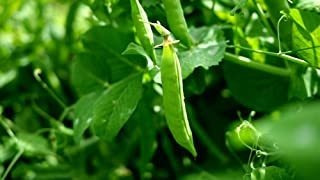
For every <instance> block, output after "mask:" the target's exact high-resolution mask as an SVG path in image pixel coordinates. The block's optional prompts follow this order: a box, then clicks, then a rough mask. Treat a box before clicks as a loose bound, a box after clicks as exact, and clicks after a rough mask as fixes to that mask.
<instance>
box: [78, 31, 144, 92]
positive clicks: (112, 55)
mask: <svg viewBox="0 0 320 180" xmlns="http://www.w3.org/2000/svg"><path fill="white" fill-rule="evenodd" d="M131 41H133V34H132V33H127V32H122V31H121V30H120V29H116V28H112V27H106V26H97V27H92V28H91V29H90V30H89V31H88V32H86V34H84V36H83V45H84V47H85V49H86V51H89V52H90V53H85V54H79V55H78V56H77V58H76V59H75V63H74V65H73V71H72V80H73V84H74V86H75V87H76V89H77V90H78V92H79V94H80V95H84V94H87V93H90V92H93V91H96V90H101V89H103V87H104V86H105V85H106V84H112V83H114V82H117V81H119V80H121V79H123V78H125V77H127V76H128V74H131V73H134V72H136V71H137V69H139V68H140V69H141V68H142V66H145V60H144V59H143V57H141V56H123V55H122V52H123V51H124V50H125V49H126V47H127V45H128V44H129V43H130V42H131Z"/></svg>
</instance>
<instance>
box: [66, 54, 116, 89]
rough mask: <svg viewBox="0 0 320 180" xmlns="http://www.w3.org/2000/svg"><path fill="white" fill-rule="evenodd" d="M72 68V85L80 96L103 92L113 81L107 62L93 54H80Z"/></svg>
mask: <svg viewBox="0 0 320 180" xmlns="http://www.w3.org/2000/svg"><path fill="white" fill-rule="evenodd" d="M74 61H75V62H74V63H73V66H72V76H71V78H72V83H73V86H74V87H75V88H76V90H77V92H78V93H79V94H80V95H85V94H87V93H90V92H93V91H96V90H102V89H104V88H106V86H107V85H108V84H109V82H110V80H111V74H110V66H109V65H108V63H107V61H106V60H105V59H103V58H101V57H99V56H97V55H95V54H93V53H81V54H78V55H77V57H76V59H75V60H74Z"/></svg>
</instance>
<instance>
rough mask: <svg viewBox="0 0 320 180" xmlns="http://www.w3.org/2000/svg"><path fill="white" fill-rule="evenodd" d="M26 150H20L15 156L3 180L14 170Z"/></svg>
mask: <svg viewBox="0 0 320 180" xmlns="http://www.w3.org/2000/svg"><path fill="white" fill-rule="evenodd" d="M23 152H24V150H23V149H20V150H19V151H18V153H17V154H16V155H15V156H14V158H13V159H12V161H11V162H10V164H9V166H8V167H7V169H6V171H5V172H4V174H3V176H2V177H1V180H5V179H6V177H7V176H8V174H9V172H10V171H11V169H12V168H13V166H14V165H15V164H16V162H17V161H18V160H19V158H20V157H21V156H22V154H23Z"/></svg>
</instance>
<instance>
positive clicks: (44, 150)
mask: <svg viewBox="0 0 320 180" xmlns="http://www.w3.org/2000/svg"><path fill="white" fill-rule="evenodd" d="M17 138H18V140H19V141H18V142H19V144H18V145H19V148H21V149H23V150H24V153H25V154H26V155H27V156H39V155H45V154H49V153H50V149H49V143H48V141H47V140H46V139H45V138H44V137H42V136H39V135H35V134H28V133H19V134H18V136H17Z"/></svg>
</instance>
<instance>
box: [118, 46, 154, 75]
mask: <svg viewBox="0 0 320 180" xmlns="http://www.w3.org/2000/svg"><path fill="white" fill-rule="evenodd" d="M122 54H123V55H140V56H142V57H144V58H145V59H146V60H147V67H148V69H152V68H153V67H154V64H153V62H152V60H151V58H150V57H149V55H148V54H147V52H146V51H145V50H144V49H143V47H141V46H139V45H138V44H135V43H130V44H129V45H128V47H127V49H126V50H124V51H123V52H122Z"/></svg>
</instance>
